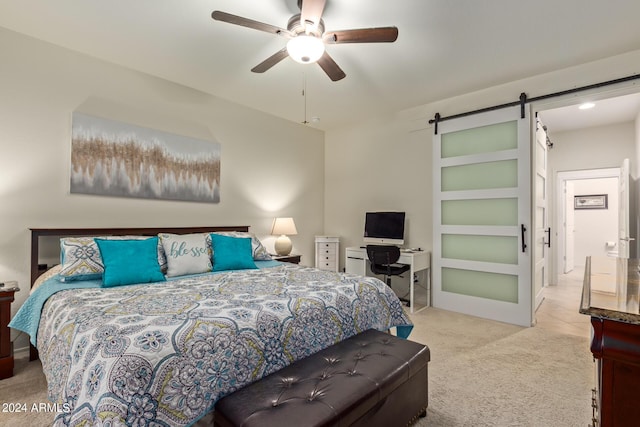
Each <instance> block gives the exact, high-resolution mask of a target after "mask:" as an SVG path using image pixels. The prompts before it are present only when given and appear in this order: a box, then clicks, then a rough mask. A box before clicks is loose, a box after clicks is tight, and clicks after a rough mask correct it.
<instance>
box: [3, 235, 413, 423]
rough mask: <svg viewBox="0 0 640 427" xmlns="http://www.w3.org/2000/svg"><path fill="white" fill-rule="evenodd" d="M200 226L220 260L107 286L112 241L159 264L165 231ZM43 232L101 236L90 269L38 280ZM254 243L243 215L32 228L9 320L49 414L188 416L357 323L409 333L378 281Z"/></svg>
mask: <svg viewBox="0 0 640 427" xmlns="http://www.w3.org/2000/svg"><path fill="white" fill-rule="evenodd" d="M167 235H169V237H166V236H167ZM198 235H204V236H205V237H204V238H205V242H206V244H208V245H210V248H209V251H210V252H209V255H208V256H209V257H210V260H212V264H211V268H212V269H213V270H219V271H213V272H210V271H207V272H201V273H191V274H178V275H176V274H175V273H176V271H178V273H180V271H179V270H176V269H175V268H173V270H172V268H171V265H172V264H171V261H169V262H168V270H163V273H164V278H163V279H156V280H153V281H151V282H150V283H128V282H125V283H124V284H117V285H113V284H112V281H113V277H114V276H118V274H119V273H117V272H119V270H116V269H114V268H112V265H113V264H112V260H111V258H110V257H112V254H113V253H116V258H117V257H118V256H119V255H118V254H119V253H120V252H117V251H120V250H121V248H125V249H126V248H127V245H130V246H131V247H132V248H135V249H136V250H135V251H134V252H131V253H133V254H135V255H134V258H135V259H134V260H131V259H130V261H129V262H128V264H127V266H131V265H135V268H134V269H131V270H132V271H133V270H135V271H133V274H134V275H135V274H139V271H144V270H145V267H144V266H145V263H146V262H147V261H145V260H144V256H143V255H141V254H143V253H147V252H149V251H150V250H149V249H148V248H149V247H150V246H151V245H157V253H158V258H157V264H158V265H162V260H161V256H160V253H161V252H163V249H162V248H163V245H164V249H166V251H165V254H164V256H165V258H167V256H168V255H167V254H169V250H170V251H171V254H173V252H174V251H173V248H174V246H171V249H169V246H168V244H167V242H170V241H171V239H174V240H176V241H179V239H183V240H184V239H193V238H195V237H194V236H198ZM221 235H222V237H221ZM43 236H48V237H52V236H53V237H66V238H70V240H72V238H75V237H77V238H79V237H80V236H97V237H99V238H98V239H92V240H93V241H95V243H96V244H98V246H99V249H100V253H101V254H102V256H103V257H104V260H103V263H104V266H103V268H104V271H103V272H102V275H101V277H100V278H95V277H89V278H86V277H84V276H82V277H81V279H79V280H73V281H71V280H66V276H65V275H64V274H63V273H62V272H60V270H58V272H57V273H56V271H55V270H54V271H52V272H48V273H47V274H46V275H43V276H42V277H41V278H38V276H39V274H40V273H41V272H42V268H40V269H39V268H38V266H39V264H38V252H39V249H38V246H39V241H40V238H41V237H43ZM136 236H137V237H136ZM140 236H146V237H144V238H143V237H140ZM157 236H160V237H157ZM174 236H177V237H174ZM152 239H156V240H152ZM207 239H209V240H207ZM136 241H137V242H139V243H137V242H136ZM198 241H199V240H198ZM247 241H249V242H247ZM122 242H124V243H122ZM156 242H157V243H156ZM161 243H162V244H161ZM173 243H175V242H173ZM240 243H242V245H240ZM107 245H112V246H113V247H115V248H116V250H115V252H113V251H112V249H109V250H107V248H110V246H107ZM143 245H145V247H146V248H147V249H144V250H142V249H140V248H142V247H143ZM227 245H230V249H229V248H228V247H227ZM256 245H257V246H258V248H257V249H256ZM259 246H261V244H260V242H259V241H258V240H257V239H256V238H255V236H252V235H251V234H249V233H248V227H245V226H242V227H185V228H138V229H122V228H119V229H32V254H31V259H32V286H33V284H34V283H35V284H37V285H38V286H37V289H35V290H34V291H32V293H31V295H30V297H29V298H28V299H27V301H25V303H24V304H23V306H22V307H21V308H20V310H19V312H18V313H17V314H16V316H15V317H14V319H13V320H12V322H11V325H10V326H11V327H14V328H16V329H20V330H23V331H25V332H27V333H28V334H29V335H30V338H31V342H32V344H33V345H35V346H36V347H37V350H38V354H39V357H40V359H41V361H42V365H43V371H44V373H45V376H46V377H47V383H48V394H49V399H50V400H51V401H52V402H54V403H56V404H57V408H58V409H59V411H58V413H57V414H56V416H55V421H54V425H56V426H58V425H59V426H62V425H70V426H79V425H83V426H86V425H100V426H115V425H136V426H189V425H193V424H195V423H197V422H198V421H199V420H201V421H202V419H203V417H205V416H206V415H207V414H208V413H210V412H211V411H212V410H213V407H214V405H215V403H216V401H217V400H218V399H220V398H222V397H224V396H225V395H227V394H229V393H231V392H233V391H235V390H237V389H239V388H241V387H243V386H244V385H247V384H249V383H251V382H254V381H256V380H258V379H260V378H262V377H264V376H266V375H268V374H270V373H272V372H275V371H277V370H279V369H281V368H283V367H285V366H287V365H289V364H291V363H293V362H294V361H296V360H299V359H302V358H304V357H307V356H309V355H311V354H313V353H316V352H318V351H320V350H322V349H323V348H326V347H328V346H330V345H332V344H334V343H336V342H339V341H342V340H344V339H347V338H349V337H351V336H353V335H355V334H357V333H359V332H362V331H365V330H367V329H377V330H382V331H385V330H389V329H391V328H394V327H395V329H396V332H397V335H399V336H401V337H404V338H406V337H407V336H408V335H409V333H410V331H411V328H412V324H411V321H410V320H409V319H408V317H407V316H406V314H405V313H404V311H403V308H402V305H401V303H400V301H399V300H398V298H397V297H396V295H395V294H394V293H393V291H391V289H390V288H389V287H387V286H386V285H385V284H384V283H383V282H382V281H380V280H378V279H375V278H371V277H361V276H356V275H349V274H344V273H336V272H328V271H324V270H318V269H315V268H309V267H304V266H299V265H294V264H288V263H280V262H277V261H273V260H269V259H268V256H265V253H266V250H264V247H262V248H259ZM180 247H181V246H180V245H176V246H175V248H176V253H178V252H179V248H180ZM247 247H248V248H249V249H247ZM65 251H66V250H65V249H63V250H62V252H63V253H65ZM234 251H237V253H238V254H239V253H242V254H244V255H243V256H242V257H241V256H239V255H238V258H243V257H244V258H247V256H246V252H247V251H249V256H248V257H249V258H252V260H253V264H255V266H254V267H246V266H244V265H241V268H235V267H236V266H237V264H234V262H231V263H230V264H228V263H227V261H228V260H227V258H226V257H227V254H228V253H231V254H235V253H236V252H234ZM122 252H124V249H122ZM184 252H185V253H187V252H188V251H186V250H185V251H184ZM131 253H130V254H129V255H127V256H128V257H129V258H131V256H132V255H131ZM194 253H195V252H194ZM63 257H64V256H63ZM233 257H236V255H233ZM233 257H232V258H233ZM244 258H243V259H244ZM67 262H68V259H67V260H65V262H63V263H62V265H61V266H58V269H62V271H64V270H65V265H66V264H67ZM119 262H122V260H120V261H119ZM247 262H248V261H247ZM116 265H117V263H116ZM127 266H124V267H122V269H127V268H129V267H127ZM217 266H218V268H217ZM40 267H42V266H40ZM245 267H246V268H245ZM172 271H173V273H172V274H170V273H171V272H172ZM114 272H116V273H114ZM167 276H170V277H167ZM136 277H137V276H136ZM144 277H146V276H144ZM36 279H38V280H36ZM63 280H64V281H63ZM145 281H146V279H145ZM107 284H109V286H107ZM34 355H35V353H34Z"/></svg>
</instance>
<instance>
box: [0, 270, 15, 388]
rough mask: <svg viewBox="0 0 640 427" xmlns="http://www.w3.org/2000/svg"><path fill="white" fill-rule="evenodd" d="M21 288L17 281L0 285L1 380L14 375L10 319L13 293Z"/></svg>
mask: <svg viewBox="0 0 640 427" xmlns="http://www.w3.org/2000/svg"><path fill="white" fill-rule="evenodd" d="M19 290H20V288H18V286H17V284H16V282H6V283H5V284H4V286H2V287H0V380H3V379H5V378H9V377H12V376H13V343H12V342H11V330H10V329H9V321H10V320H11V303H12V302H13V294H14V293H15V292H17V291H19Z"/></svg>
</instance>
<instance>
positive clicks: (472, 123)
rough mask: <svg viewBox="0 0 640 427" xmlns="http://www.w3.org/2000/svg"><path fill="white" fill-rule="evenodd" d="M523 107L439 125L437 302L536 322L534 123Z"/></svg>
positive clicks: (435, 244)
mask: <svg viewBox="0 0 640 427" xmlns="http://www.w3.org/2000/svg"><path fill="white" fill-rule="evenodd" d="M528 114H529V112H528V111H527V117H525V118H521V117H520V108H519V107H514V108H505V109H501V110H496V111H491V112H487V113H482V114H475V115H472V116H467V117H463V118H459V119H454V120H448V121H445V122H441V123H440V124H439V131H438V134H436V135H435V136H434V140H433V141H434V145H433V150H434V151H433V163H434V168H433V171H434V172H433V173H434V176H433V199H434V200H433V205H434V242H433V255H432V265H433V270H432V274H433V276H432V277H433V288H432V289H433V305H434V306H435V307H439V308H443V309H446V310H451V311H457V312H461V313H466V314H471V315H474V316H479V317H484V318H489V319H494V320H499V321H503V322H508V323H514V324H518V325H522V326H531V323H532V314H533V311H532V307H533V303H532V287H531V251H532V245H531V241H530V236H531V185H530V182H531V175H530V170H531V165H530V157H531V156H530V150H531V144H530V141H531V134H530V131H531V126H530V121H529V120H530V119H529V117H528Z"/></svg>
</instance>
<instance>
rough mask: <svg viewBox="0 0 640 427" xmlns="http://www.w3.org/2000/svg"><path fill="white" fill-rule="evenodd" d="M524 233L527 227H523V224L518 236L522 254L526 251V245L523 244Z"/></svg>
mask: <svg viewBox="0 0 640 427" xmlns="http://www.w3.org/2000/svg"><path fill="white" fill-rule="evenodd" d="M526 231H527V227H525V226H524V224H520V236H521V237H522V253H524V252H525V250H526V249H527V244H526V243H525V242H524V235H525V232H526Z"/></svg>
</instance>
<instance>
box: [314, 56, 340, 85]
mask: <svg viewBox="0 0 640 427" xmlns="http://www.w3.org/2000/svg"><path fill="white" fill-rule="evenodd" d="M318 65H320V68H322V69H323V70H324V72H325V73H327V76H329V78H330V79H331V80H332V81H334V82H337V81H338V80H342V79H344V78H345V77H347V75H346V74H345V73H344V71H342V68H340V67H339V66H338V64H336V61H334V60H333V58H332V57H330V56H329V54H328V53H327V51H325V52H324V54H322V57H321V58H320V59H319V60H318Z"/></svg>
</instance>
